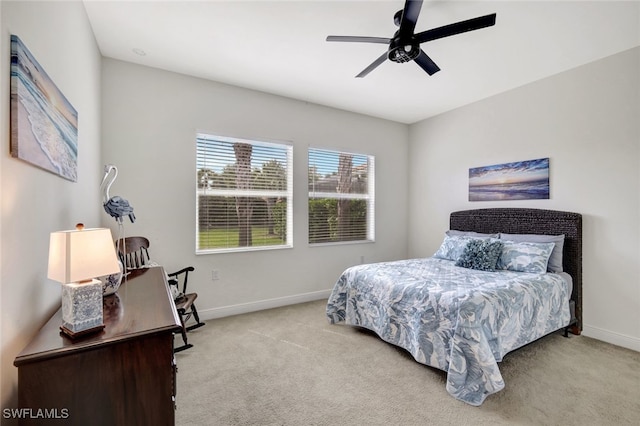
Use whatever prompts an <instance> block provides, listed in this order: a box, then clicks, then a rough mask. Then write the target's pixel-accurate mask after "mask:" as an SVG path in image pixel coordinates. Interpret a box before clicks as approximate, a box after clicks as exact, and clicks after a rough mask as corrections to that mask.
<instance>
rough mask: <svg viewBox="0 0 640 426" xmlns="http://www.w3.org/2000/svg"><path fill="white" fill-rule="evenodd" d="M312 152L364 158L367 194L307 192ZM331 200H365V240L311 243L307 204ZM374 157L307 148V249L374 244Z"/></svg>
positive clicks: (352, 152) (343, 151)
mask: <svg viewBox="0 0 640 426" xmlns="http://www.w3.org/2000/svg"><path fill="white" fill-rule="evenodd" d="M312 151H325V152H329V153H332V154H336V155H338V156H339V155H340V154H350V155H353V156H364V157H366V158H367V193H366V194H361V193H360V194H359V193H348V194H340V193H338V192H320V191H318V192H314V194H313V195H312V191H311V190H309V188H308V186H309V173H310V171H311V167H312V164H311V158H310V157H311V153H312ZM352 170H353V166H352ZM320 198H331V199H337V200H338V199H351V200H365V201H366V204H367V208H366V211H367V224H366V234H367V235H366V238H365V239H361V240H342V241H326V242H311V235H310V232H309V231H310V229H309V228H310V226H311V220H310V217H309V215H310V213H311V212H310V209H309V202H310V201H311V200H312V199H320ZM375 228H376V227H375V156H374V155H373V154H364V153H361V152H355V151H351V150H343V149H335V148H327V147H319V146H309V147H308V150H307V244H308V246H309V247H323V246H331V245H345V244H368V243H374V242H375V231H376V229H375Z"/></svg>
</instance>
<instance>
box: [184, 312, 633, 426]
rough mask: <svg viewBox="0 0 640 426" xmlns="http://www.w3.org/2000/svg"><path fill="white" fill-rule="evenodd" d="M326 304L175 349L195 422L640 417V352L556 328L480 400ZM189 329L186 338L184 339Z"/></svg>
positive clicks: (252, 319)
mask: <svg viewBox="0 0 640 426" xmlns="http://www.w3.org/2000/svg"><path fill="white" fill-rule="evenodd" d="M324 308H325V302H324V301H318V302H310V303H304V304H300V305H294V306H289V307H284V308H278V309H271V310H267V311H262V312H256V313H251V314H245V315H238V316H235V317H229V318H222V319H217V320H212V321H208V322H207V325H206V326H205V327H202V328H199V329H197V330H194V331H192V332H191V333H189V338H190V341H191V342H192V343H193V344H194V347H193V348H192V349H189V350H187V351H184V352H180V353H178V354H176V359H177V363H178V397H177V411H176V423H177V424H178V425H180V426H186V425H296V426H297V425H390V424H393V425H454V424H455V425H485V424H486V425H489V424H490V425H507V424H508V425H625V424H633V425H638V424H640V353H638V352H634V351H631V350H627V349H623V348H620V347H616V346H613V345H609V344H606V343H603V342H600V341H597V340H594V339H590V338H587V337H583V336H571V337H570V338H568V339H567V338H564V337H562V335H561V334H560V333H554V334H551V335H549V336H547V337H544V338H542V339H541V340H538V341H537V342H534V343H532V344H530V345H528V346H526V347H524V348H521V349H519V350H517V351H515V352H512V353H510V354H508V355H507V356H506V357H505V359H504V361H503V362H502V363H500V370H501V372H502V375H503V377H504V380H505V383H506V387H505V389H503V390H502V391H501V392H499V393H497V394H494V395H491V396H489V397H488V398H487V400H486V401H485V402H484V404H483V405H482V406H480V407H472V406H470V405H467V404H465V403H463V402H460V401H458V400H456V399H454V398H453V397H451V396H450V395H449V394H448V393H447V392H446V390H445V373H444V372H442V371H439V370H436V369H432V368H430V367H426V366H424V365H421V364H418V363H417V362H415V361H414V360H413V358H412V357H411V356H410V355H409V354H408V353H406V352H405V351H403V350H402V349H399V348H396V347H394V346H392V345H389V344H387V343H385V342H383V341H382V340H381V339H379V338H378V337H377V336H375V335H374V334H372V333H369V332H366V331H363V330H360V329H356V328H353V327H349V326H345V325H330V324H328V322H327V320H326V318H325V315H324ZM176 338H178V337H176Z"/></svg>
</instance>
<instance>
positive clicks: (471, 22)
mask: <svg viewBox="0 0 640 426" xmlns="http://www.w3.org/2000/svg"><path fill="white" fill-rule="evenodd" d="M421 8H422V0H406V1H405V5H404V9H402V10H399V11H398V12H396V13H395V15H394V17H393V22H394V23H395V24H396V26H398V30H397V31H396V33H395V34H394V35H393V38H384V37H361V36H328V37H327V41H339V42H356V43H378V44H386V45H388V48H387V51H386V52H385V53H384V54H383V55H382V56H380V57H379V58H378V59H376V60H375V61H373V62H372V63H371V64H370V65H369V66H368V67H367V68H365V69H364V70H362V72H360V74H358V75H357V76H356V77H364V76H366V75H367V74H369V73H370V72H371V71H373V70H374V69H376V68H377V67H378V66H379V65H380V64H382V63H383V62H384V61H386V60H387V59H389V60H390V61H392V62H396V63H404V62H409V61H415V62H416V63H417V64H418V65H419V66H420V68H422V69H423V70H424V71H425V72H426V73H427V74H429V75H433V74H435V73H437V72H438V71H440V68H439V67H438V65H437V64H436V63H435V62H433V60H432V59H431V58H430V57H429V56H428V55H427V54H426V53H425V52H424V50H422V48H421V47H420V45H421V44H422V43H426V42H428V41H432V40H437V39H439V38H443V37H449V36H452V35H456V34H461V33H465V32H468V31H473V30H479V29H481V28H486V27H490V26H493V25H495V23H496V14H495V13H492V14H490V15H485V16H480V17H477V18H472V19H467V20H465V21H460V22H456V23H453V24H449V25H444V26H442V27H438V28H433V29H430V30H426V31H423V32H420V33H418V34H415V32H414V31H415V28H416V22H417V21H418V16H419V15H420V9H421Z"/></svg>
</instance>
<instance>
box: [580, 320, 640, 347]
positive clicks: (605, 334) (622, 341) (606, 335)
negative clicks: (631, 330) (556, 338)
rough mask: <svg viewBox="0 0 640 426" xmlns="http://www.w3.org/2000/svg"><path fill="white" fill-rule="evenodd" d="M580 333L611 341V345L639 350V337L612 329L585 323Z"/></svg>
mask: <svg viewBox="0 0 640 426" xmlns="http://www.w3.org/2000/svg"><path fill="white" fill-rule="evenodd" d="M582 335H583V336H587V337H592V338H594V339H598V340H602V341H603V342H607V343H611V344H612V345H616V346H622V347H623V348H627V349H631V350H634V351H638V352H640V339H639V338H637V337H631V336H627V335H624V334H620V333H615V332H613V331H609V330H603V329H601V328H597V327H592V326H589V325H586V324H585V325H583V327H582Z"/></svg>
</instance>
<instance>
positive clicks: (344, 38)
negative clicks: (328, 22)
mask: <svg viewBox="0 0 640 426" xmlns="http://www.w3.org/2000/svg"><path fill="white" fill-rule="evenodd" d="M327 41H347V42H355V43H379V44H389V43H391V39H390V38H384V37H359V36H327Z"/></svg>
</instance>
